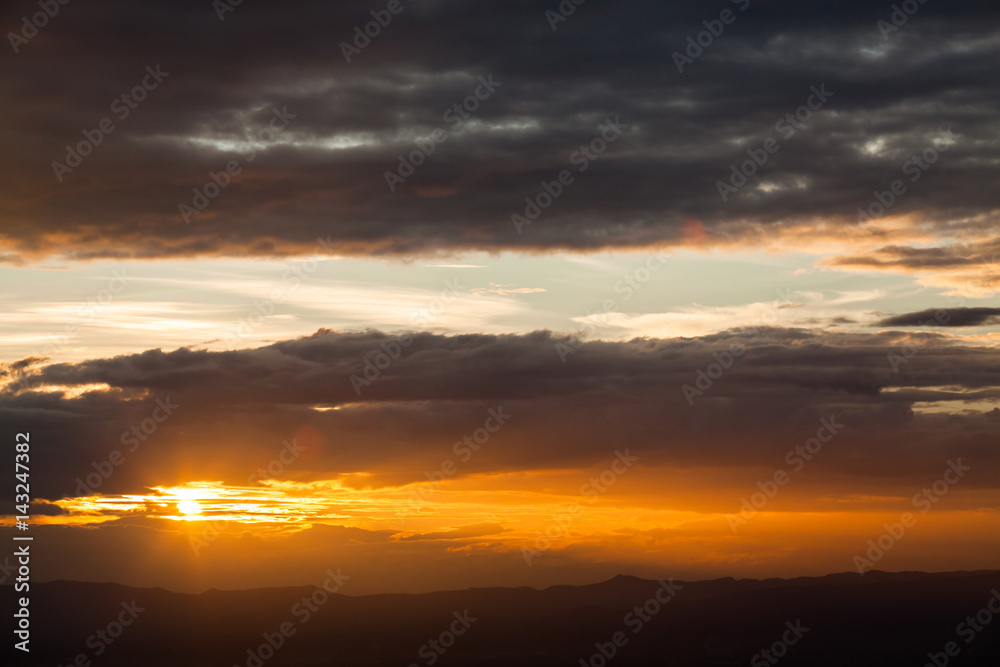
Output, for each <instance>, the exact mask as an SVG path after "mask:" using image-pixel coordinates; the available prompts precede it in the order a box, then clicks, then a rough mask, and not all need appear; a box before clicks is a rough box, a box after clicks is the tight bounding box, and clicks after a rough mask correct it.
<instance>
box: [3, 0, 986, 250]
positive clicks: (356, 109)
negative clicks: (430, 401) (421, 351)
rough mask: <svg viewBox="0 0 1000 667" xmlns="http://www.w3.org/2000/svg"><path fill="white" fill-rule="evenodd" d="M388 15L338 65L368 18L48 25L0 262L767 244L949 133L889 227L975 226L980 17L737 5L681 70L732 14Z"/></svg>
mask: <svg viewBox="0 0 1000 667" xmlns="http://www.w3.org/2000/svg"><path fill="white" fill-rule="evenodd" d="M404 6H405V10H404V11H403V12H402V13H401V14H400V15H399V16H397V17H395V18H394V20H393V22H392V23H391V24H390V25H389V26H387V27H386V28H385V29H384V30H383V31H382V33H381V34H380V35H379V36H378V37H376V38H374V39H373V40H372V43H371V44H370V45H369V46H368V47H366V48H365V49H364V50H363V51H362V52H361V53H360V54H358V55H356V56H355V57H354V58H353V62H351V63H350V64H348V63H347V62H345V59H344V56H343V54H342V52H341V47H340V43H341V42H342V41H344V40H350V39H351V38H352V35H353V32H354V29H355V27H356V26H358V25H362V24H364V23H365V22H367V21H370V20H371V17H370V15H369V11H370V10H371V9H372V6H371V4H370V3H367V2H357V1H351V2H338V3H320V2H301V3H294V4H293V5H282V6H281V7H277V6H273V5H260V4H258V5H254V4H248V3H243V4H241V5H240V6H239V7H238V8H237V9H236V10H235V11H234V12H232V13H230V14H228V15H227V16H226V19H225V21H223V22H220V21H219V20H218V18H217V16H216V15H215V11H214V10H213V9H212V5H211V3H204V2H178V3H147V4H144V5H143V7H142V8H141V9H131V10H122V9H121V7H120V6H119V5H117V4H114V3H109V2H96V3H90V4H88V6H87V11H86V12H84V11H83V10H82V9H78V8H75V7H73V6H72V5H68V6H66V7H64V8H63V9H62V10H61V11H60V13H59V15H58V17H57V18H56V19H53V20H52V21H50V23H49V24H48V25H47V26H45V27H44V28H43V29H42V30H41V31H40V34H39V36H37V37H35V38H33V39H32V40H31V41H30V42H29V43H28V44H26V45H23V46H22V47H21V49H20V52H19V53H18V54H17V55H16V56H15V55H13V54H10V53H8V57H6V58H4V59H3V61H2V62H0V73H2V77H0V81H3V83H2V84H0V86H2V91H3V93H4V95H5V98H6V99H12V100H17V102H16V103H13V104H8V105H4V108H3V109H2V110H0V121H2V122H0V135H2V137H3V142H4V145H5V146H6V147H7V156H8V159H7V160H6V161H5V166H4V167H3V168H2V169H3V171H2V176H3V183H4V184H5V190H4V196H3V197H2V198H0V219H2V220H3V223H2V226H3V231H4V232H5V233H6V234H7V237H6V238H4V239H3V243H4V246H3V248H5V253H6V254H5V255H3V256H4V257H5V259H6V260H7V261H29V260H32V259H34V258H37V257H40V256H43V255H50V254H61V255H66V256H69V257H75V258H84V259H85V258H93V257H123V256H140V257H167V256H190V255H196V254H223V255H239V256H245V255H274V254H277V255H281V254H289V253H298V252H302V251H303V250H306V249H312V247H313V246H314V244H315V239H316V238H317V237H322V238H327V237H329V239H330V240H331V243H332V244H333V247H334V251H335V252H337V253H341V254H352V253H380V254H398V253H416V252H422V253H427V252H439V251H451V250H467V249H484V248H485V249H490V250H496V249H513V250H530V251H534V250H542V249H549V248H575V249H596V248H602V247H624V246H642V245H653V244H672V243H683V242H685V240H686V238H687V236H686V234H687V233H688V232H690V229H691V227H690V224H686V221H689V222H690V221H696V222H697V223H700V225H701V226H702V228H704V229H705V230H707V231H708V234H709V238H710V239H712V242H714V243H733V242H737V241H740V240H746V239H750V238H773V237H774V235H776V234H781V233H783V232H786V231H788V230H792V229H795V228H796V227H798V226H801V225H806V224H809V223H810V221H815V220H818V219H821V220H833V221H836V220H842V221H845V222H846V221H850V222H853V221H855V220H856V217H857V213H856V209H857V208H858V207H859V206H867V205H868V204H869V203H870V202H871V201H873V192H874V191H876V190H879V191H881V190H886V189H887V188H888V187H889V184H890V183H891V182H892V180H894V179H896V178H908V177H904V176H902V175H901V173H900V170H901V166H902V164H903V163H904V162H905V161H906V160H908V159H909V158H910V157H911V156H913V155H914V154H916V153H919V152H920V151H923V150H924V149H925V148H927V147H928V146H930V145H931V144H930V143H929V142H930V141H931V139H932V137H934V136H936V133H937V132H938V131H939V128H941V127H946V126H951V127H952V129H953V131H954V132H955V133H956V135H957V136H958V137H959V138H958V140H957V143H956V144H954V145H953V146H952V147H951V148H950V149H949V150H948V152H947V153H946V154H945V155H943V156H942V157H941V159H940V161H939V162H938V163H937V164H935V165H933V166H932V167H931V168H930V169H929V170H928V171H927V172H926V173H924V174H923V175H922V177H921V179H920V180H919V181H916V182H913V183H910V182H909V181H908V180H907V187H908V191H907V193H906V194H905V195H902V196H900V197H899V198H898V201H897V202H896V204H895V205H894V207H893V208H892V209H891V213H892V214H893V215H897V214H905V213H918V214H919V216H920V218H921V219H922V220H923V221H924V222H926V224H928V225H929V226H930V228H931V229H932V230H937V231H938V232H939V233H940V234H942V235H945V236H947V235H948V234H949V233H951V231H952V230H953V229H955V228H954V227H953V226H950V225H953V223H955V222H956V221H958V220H966V221H968V220H970V219H972V218H975V217H976V216H979V218H978V219H979V220H980V222H979V223H977V224H979V225H981V226H982V229H981V230H980V231H982V232H983V233H985V234H989V233H990V232H989V230H990V229H995V223H996V221H995V216H994V214H993V213H991V212H992V211H996V210H997V209H998V207H1000V200H998V196H1000V195H998V193H997V191H996V189H995V188H984V187H982V183H987V182H995V181H996V180H997V176H998V175H1000V174H998V167H997V164H998V162H997V150H998V146H1000V137H998V135H997V130H996V123H995V109H996V108H997V106H998V101H1000V100H998V91H997V89H996V86H995V85H993V83H994V82H995V81H996V80H997V77H998V75H1000V69H998V68H1000V65H998V63H1000V58H998V55H1000V53H998V51H1000V42H998V41H997V39H996V35H997V32H996V22H995V20H993V19H994V18H995V14H994V9H995V8H994V7H993V5H992V4H991V3H990V2H985V1H984V2H975V1H967V2H957V3H948V4H946V5H945V4H941V3H939V4H935V3H928V4H926V5H923V6H921V8H920V11H919V12H918V14H917V15H915V16H914V17H913V18H912V19H910V20H909V22H908V23H907V24H906V25H905V26H904V27H903V28H902V29H901V30H899V31H897V32H894V33H892V34H890V35H889V36H888V38H887V39H886V38H883V36H882V34H880V32H879V29H878V28H877V25H876V22H877V21H878V20H879V19H886V18H888V16H889V14H890V12H891V6H890V3H886V4H885V5H882V4H876V5H872V4H871V3H863V2H859V1H853V2H848V3H828V2H821V3H810V4H809V5H808V7H803V6H800V5H799V4H795V3H777V2H770V3H767V2H753V3H751V5H750V7H749V8H748V9H747V10H746V11H745V12H741V11H739V10H738V9H736V13H737V18H736V20H735V22H734V23H732V24H731V25H729V26H727V27H726V28H725V31H724V33H723V34H722V35H720V36H719V37H717V38H716V39H715V41H714V43H713V44H711V45H710V46H709V47H707V48H705V52H704V55H702V56H701V57H700V58H698V59H697V60H696V61H695V62H694V63H692V64H690V65H689V66H688V67H687V68H686V70H685V71H684V73H683V74H682V73H679V72H678V71H677V68H676V67H675V65H674V61H673V58H672V54H673V53H674V52H675V51H681V50H683V49H685V48H686V40H687V37H688V36H691V35H695V34H696V33H698V32H699V31H702V30H704V26H703V25H702V21H705V20H710V19H714V18H716V17H717V16H718V14H719V12H720V11H721V10H722V9H724V8H727V7H728V8H735V5H733V4H732V3H728V2H712V3H684V2H671V3H653V4H651V3H647V2H637V1H627V2H610V1H602V0H591V1H590V2H588V3H586V5H585V6H580V7H579V8H578V10H577V11H576V12H575V13H574V14H573V16H571V17H570V18H569V19H568V20H567V21H566V22H564V23H562V24H560V25H559V26H558V29H557V30H556V31H554V32H553V31H552V30H551V29H550V27H549V24H548V22H547V20H546V18H545V11H546V10H551V9H555V8H556V7H557V3H555V2H527V1H516V2H510V1H504V2H501V1H500V0H493V1H489V2H482V3H476V5H475V7H472V6H468V5H466V4H464V3H458V2H450V1H441V2H433V3H426V2H425V3H405V5H404ZM29 7H33V6H28V5H11V6H9V7H8V8H6V9H5V10H4V11H3V12H2V16H0V19H2V21H3V23H4V24H5V25H8V26H9V27H12V28H13V27H15V26H17V25H18V24H19V22H20V18H21V12H24V11H27V9H26V8H29ZM158 64H159V65H161V66H162V68H163V70H164V71H167V72H169V76H168V77H167V78H166V79H165V80H164V82H163V83H162V84H160V85H159V87H157V88H156V89H155V90H153V91H151V92H150V93H149V95H148V98H147V99H146V100H145V101H143V102H142V103H141V104H140V105H139V106H138V108H136V109H135V110H133V111H132V112H131V113H130V115H129V117H128V118H125V119H123V120H119V119H118V118H117V116H116V115H115V113H113V112H112V110H111V104H112V101H113V100H114V99H116V98H118V97H119V96H120V95H122V93H124V92H127V91H128V90H130V89H131V88H132V87H133V86H135V85H136V84H137V83H138V82H139V81H141V80H142V78H143V76H144V70H145V68H146V66H156V65H158ZM489 74H492V75H494V76H495V78H496V79H497V80H499V81H501V82H502V87H500V88H499V89H498V90H497V91H496V92H495V94H493V95H492V96H491V97H490V98H489V99H488V100H486V101H485V102H483V103H482V106H481V108H480V109H478V110H477V111H476V112H475V113H474V114H473V116H472V118H470V119H469V121H467V122H466V123H464V126H463V129H462V131H460V132H456V133H453V134H452V135H451V136H450V137H449V139H448V140H447V141H446V142H445V143H443V144H441V145H439V146H438V148H437V150H436V151H435V153H434V154H433V155H431V156H430V157H429V159H428V160H427V163H426V164H425V165H423V166H422V167H420V168H419V169H418V170H417V171H416V173H415V174H414V175H413V176H412V177H410V178H408V179H407V181H406V182H405V183H404V184H402V185H399V186H398V188H397V191H396V192H395V193H394V194H392V193H390V192H389V190H388V188H387V186H386V182H385V179H384V177H383V173H384V172H385V171H386V170H390V169H393V168H394V167H395V165H396V164H397V162H398V156H399V155H401V154H407V153H409V152H410V151H412V150H413V149H414V141H415V140H416V138H417V137H420V136H424V135H427V134H429V133H430V132H431V131H432V130H433V129H434V128H437V127H442V128H447V127H448V125H447V123H445V122H444V121H443V119H442V114H443V113H444V112H445V111H446V110H447V109H449V108H450V107H451V106H452V105H453V104H454V103H456V102H459V101H461V100H462V99H463V98H465V97H467V96H469V95H470V94H472V92H473V90H474V89H475V87H476V85H477V83H476V78H477V77H479V76H485V75H489ZM821 84H825V85H826V87H827V89H828V90H830V91H833V92H834V95H833V97H832V98H830V99H829V100H828V101H827V102H826V103H825V105H824V106H823V108H822V109H821V110H820V111H817V112H816V113H815V114H814V115H813V116H812V118H811V119H810V120H809V121H808V122H806V123H805V126H804V127H803V128H802V129H799V130H797V131H796V132H795V134H794V136H791V137H789V138H787V139H785V138H784V137H783V136H782V135H781V133H780V132H778V131H776V129H775V124H776V123H777V122H778V121H780V120H781V119H782V118H784V117H785V116H786V114H788V113H791V112H794V111H795V110H796V108H797V107H799V106H800V105H802V104H804V103H805V102H806V100H807V98H808V96H809V95H810V86H819V85H821ZM286 107H287V109H288V111H289V113H292V114H294V115H295V116H296V117H295V119H294V121H292V122H291V124H290V125H289V126H288V127H287V129H286V130H284V131H283V132H282V133H281V134H280V136H279V139H280V141H278V142H276V143H273V144H271V145H270V147H269V148H267V149H266V150H260V151H258V152H257V154H256V156H255V159H254V160H253V161H252V162H249V163H248V162H245V161H244V156H243V155H241V154H240V153H234V152H232V151H231V150H220V148H219V147H220V146H222V145H223V143H220V142H229V143H230V144H232V143H234V142H241V141H243V140H245V139H246V138H247V137H248V136H251V135H253V134H255V133H257V132H258V131H259V130H261V129H262V128H264V127H266V123H267V122H268V119H269V118H270V117H271V109H272V108H277V109H284V108H286ZM614 114H620V117H621V119H622V121H623V122H626V123H629V124H630V127H629V129H628V130H627V131H626V132H625V134H624V136H623V137H622V138H621V139H619V140H618V141H616V142H615V143H613V144H611V145H610V147H609V148H608V150H607V152H606V153H604V154H603V155H602V156H601V157H600V158H599V159H597V160H596V161H594V162H593V163H592V164H590V166H589V167H588V169H587V171H585V172H583V173H575V178H576V182H575V183H574V184H573V185H572V186H569V187H568V188H567V189H566V192H565V193H564V194H563V195H562V196H561V197H560V198H559V199H557V200H556V202H555V203H553V204H552V206H551V207H549V208H548V209H547V210H545V211H544V213H543V214H542V215H541V217H540V218H539V219H538V220H537V221H536V222H535V223H534V224H533V225H532V226H530V227H527V228H525V229H524V230H523V233H521V234H518V233H517V232H516V231H515V229H514V227H513V225H512V224H511V221H510V216H511V214H512V213H515V212H523V210H524V208H525V202H524V199H525V197H534V196H535V195H536V194H537V193H538V192H540V191H541V185H540V184H541V182H542V181H552V180H553V179H555V178H556V177H557V175H558V173H559V172H560V170H562V169H571V170H574V172H575V168H574V167H573V166H572V165H571V162H570V160H571V155H572V153H573V152H574V151H576V150H578V149H579V147H580V146H581V145H582V144H585V143H587V142H589V141H590V140H591V139H593V138H594V137H595V136H597V134H598V133H599V131H600V127H601V124H602V122H603V119H605V118H606V117H608V116H609V115H612V116H613V115H614ZM106 116H107V117H111V118H112V120H113V121H114V123H115V130H114V132H113V133H111V134H109V135H107V136H105V137H104V139H103V141H102V142H101V144H100V145H98V146H97V147H96V148H95V149H94V151H93V154H92V155H90V156H88V157H86V158H84V160H83V162H82V164H81V166H79V167H78V168H76V169H74V171H73V172H72V173H70V174H66V175H65V177H64V180H63V182H62V183H57V181H56V178H55V176H54V173H53V167H52V162H53V161H54V160H58V161H63V160H64V159H65V153H66V149H65V147H66V145H67V144H70V143H74V144H75V143H76V142H79V141H80V140H82V139H83V135H82V134H81V132H83V131H84V130H88V131H89V130H93V129H94V128H95V127H97V126H98V124H99V122H100V120H101V119H102V118H104V117H106ZM772 136H773V137H776V138H778V139H779V141H780V144H781V148H780V150H779V151H778V152H777V153H775V154H774V155H773V156H771V158H770V159H769V161H768V163H767V164H766V165H765V166H764V167H762V168H761V170H760V173H759V174H757V175H755V176H753V177H751V179H750V183H748V185H747V186H745V187H744V188H742V189H741V190H740V192H739V193H738V194H737V195H734V196H733V197H732V198H730V200H729V201H728V202H726V203H723V202H722V201H721V199H720V197H719V194H718V192H717V190H716V182H717V181H718V180H720V179H725V178H727V177H728V175H729V170H730V165H731V164H734V163H739V162H741V161H742V160H744V159H746V154H745V151H746V150H747V149H754V148H758V147H759V146H760V145H762V144H763V142H764V140H765V139H767V138H768V137H772ZM213 142H214V143H213ZM230 159H236V160H238V161H240V162H241V164H242V166H243V167H244V169H243V171H242V172H241V173H240V174H238V175H237V176H235V177H234V178H233V180H232V182H231V183H230V184H229V185H228V186H227V187H226V188H225V189H224V190H222V192H221V194H219V196H218V197H217V198H216V199H215V200H214V201H212V202H211V204H210V206H209V207H208V208H207V209H206V210H205V211H204V212H203V213H201V214H199V215H197V216H195V218H194V220H193V222H192V223H191V224H185V223H184V222H183V221H182V220H181V216H180V213H179V212H178V205H179V204H181V203H191V200H192V198H193V193H192V189H193V188H201V187H203V186H204V185H205V183H206V182H208V181H209V172H210V171H212V172H218V171H220V170H223V169H224V168H225V166H226V163H227V161H228V160H230ZM761 185H766V186H767V189H761V188H759V187H758V186H761ZM963 224H966V225H968V224H971V223H968V222H966V223H963ZM984 230H985V231H984Z"/></svg>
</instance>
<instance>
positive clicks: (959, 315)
mask: <svg viewBox="0 0 1000 667" xmlns="http://www.w3.org/2000/svg"><path fill="white" fill-rule="evenodd" d="M998 318H1000V308H929V309H927V310H921V311H920V312H917V313H904V314H903V315H895V316H893V317H887V318H885V319H884V320H882V321H881V322H879V325H881V326H884V327H907V326H932V327H933V326H939V327H978V326H983V325H985V324H995V323H996V322H997V320H998Z"/></svg>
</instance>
